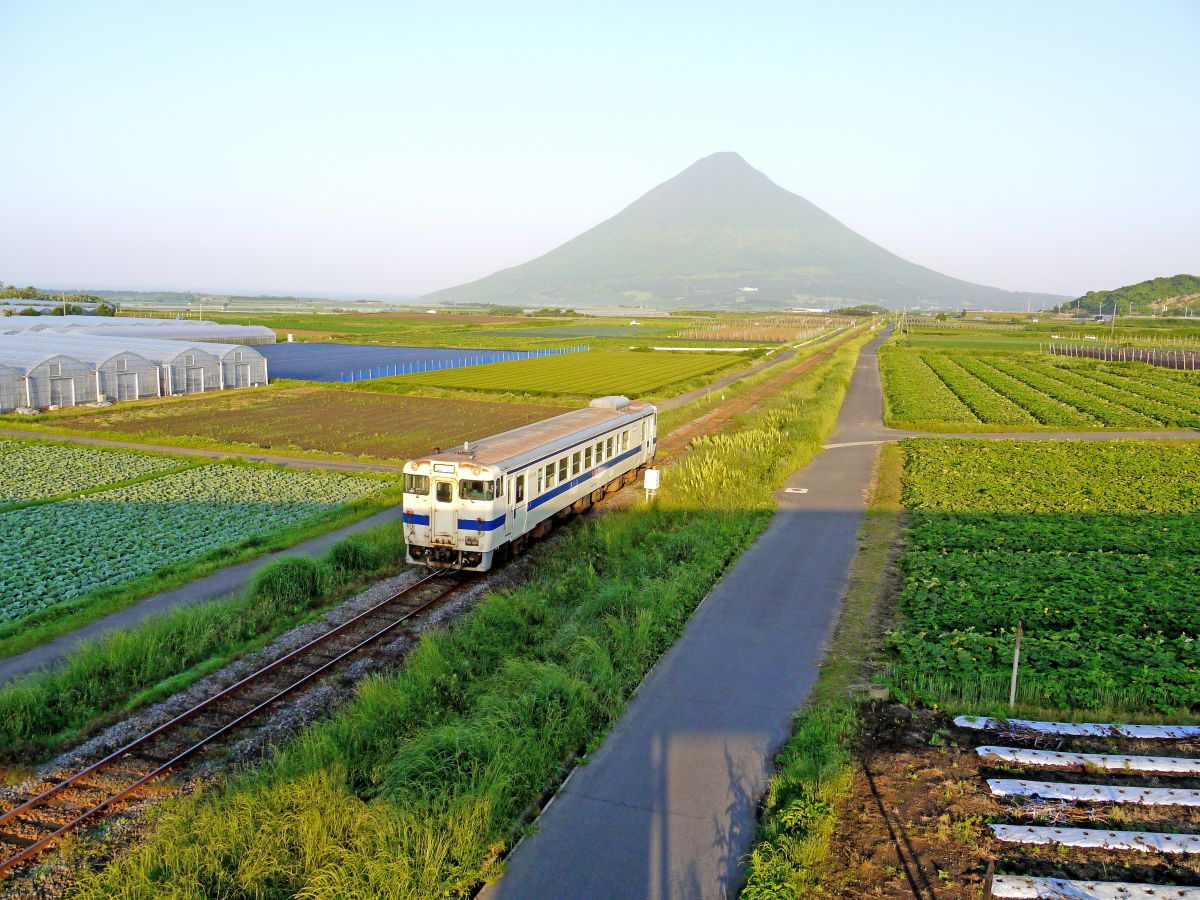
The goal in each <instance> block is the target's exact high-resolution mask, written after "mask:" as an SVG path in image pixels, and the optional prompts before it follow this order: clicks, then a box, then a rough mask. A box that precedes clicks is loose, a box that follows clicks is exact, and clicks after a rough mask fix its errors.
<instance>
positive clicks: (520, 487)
mask: <svg viewBox="0 0 1200 900" xmlns="http://www.w3.org/2000/svg"><path fill="white" fill-rule="evenodd" d="M508 488H509V490H508V495H509V496H510V497H512V524H511V526H510V527H509V529H508V533H509V534H510V535H511V536H512V537H519V536H520V535H522V534H524V533H525V518H526V515H527V513H528V511H529V504H528V503H527V502H526V497H525V473H523V472H522V473H521V474H520V475H517V476H516V477H515V478H512V479H510V480H509V484H508Z"/></svg>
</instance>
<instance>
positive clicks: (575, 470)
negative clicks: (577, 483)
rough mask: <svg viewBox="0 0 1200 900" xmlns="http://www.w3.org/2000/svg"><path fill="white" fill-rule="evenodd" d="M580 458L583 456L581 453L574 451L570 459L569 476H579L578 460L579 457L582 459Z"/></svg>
mask: <svg viewBox="0 0 1200 900" xmlns="http://www.w3.org/2000/svg"><path fill="white" fill-rule="evenodd" d="M582 456H583V454H582V453H580V452H579V451H575V454H574V455H573V456H572V457H571V474H572V475H578V474H579V460H580V457H582Z"/></svg>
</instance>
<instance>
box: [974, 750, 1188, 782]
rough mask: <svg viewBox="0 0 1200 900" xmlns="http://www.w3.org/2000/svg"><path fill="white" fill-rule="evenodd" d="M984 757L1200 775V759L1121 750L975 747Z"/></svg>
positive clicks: (1054, 765) (1045, 765)
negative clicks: (1119, 751)
mask: <svg viewBox="0 0 1200 900" xmlns="http://www.w3.org/2000/svg"><path fill="white" fill-rule="evenodd" d="M975 752H976V753H978V754H979V755H980V756H981V757H983V758H984V759H985V760H989V761H995V762H1002V763H1015V764H1017V765H1023V766H1033V767H1040V768H1060V769H1063V768H1070V769H1093V770H1095V769H1102V770H1104V771H1106V772H1134V773H1142V772H1145V773H1152V774H1156V775H1200V759H1185V758H1183V757H1179V756H1128V755H1125V754H1118V753H1060V752H1058V751H1056V750H1025V749H1023V748H1020V747H992V746H984V747H976V748H975Z"/></svg>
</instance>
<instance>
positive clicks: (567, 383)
mask: <svg viewBox="0 0 1200 900" xmlns="http://www.w3.org/2000/svg"><path fill="white" fill-rule="evenodd" d="M742 361H744V360H743V357H742V355H741V354H738V353H671V352H669V351H649V352H637V351H632V350H593V351H590V352H588V353H571V354H568V355H566V356H551V357H544V358H542V359H523V360H518V361H516V362H504V363H495V364H493V365H489V366H473V367H471V368H466V369H449V370H445V371H441V372H423V373H421V374H419V375H406V376H403V377H401V378H396V379H379V381H382V382H387V381H393V382H397V383H398V384H400V385H426V386H433V387H441V388H459V389H465V390H474V391H492V392H497V393H516V394H541V395H555V394H559V395H575V396H600V395H602V394H625V395H627V396H630V397H639V396H644V395H646V394H650V393H652V392H654V391H659V390H662V389H663V388H666V387H669V386H670V385H673V384H678V383H679V382H682V381H687V380H688V379H690V378H696V377H697V376H701V375H709V374H712V373H713V372H716V371H718V370H720V369H724V368H727V367H729V366H732V365H735V364H736V363H738V362H742Z"/></svg>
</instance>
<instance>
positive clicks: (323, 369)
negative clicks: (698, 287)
mask: <svg viewBox="0 0 1200 900" xmlns="http://www.w3.org/2000/svg"><path fill="white" fill-rule="evenodd" d="M254 349H255V350H258V351H259V352H260V353H262V355H263V356H265V357H266V358H267V364H268V366H269V367H270V368H269V371H270V375H271V378H272V379H275V378H300V379H303V380H305V381H362V380H364V379H367V378H387V377H389V376H394V375H408V374H411V373H413V372H433V371H436V370H439V369H461V368H463V367H465V366H478V365H486V364H487V363H494V362H507V361H509V360H514V359H530V358H532V357H535V356H560V355H562V354H564V353H578V352H580V351H583V350H587V349H588V348H587V347H568V348H565V349H545V350H467V349H460V348H454V347H375V346H368V345H363V344H329V343H299V344H265V345H260V346H257V347H255V348H254Z"/></svg>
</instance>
